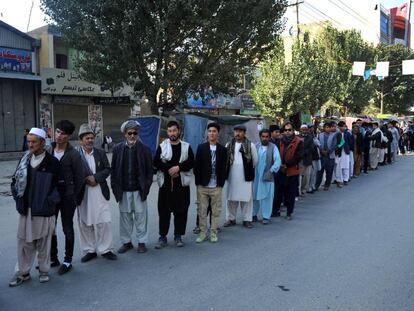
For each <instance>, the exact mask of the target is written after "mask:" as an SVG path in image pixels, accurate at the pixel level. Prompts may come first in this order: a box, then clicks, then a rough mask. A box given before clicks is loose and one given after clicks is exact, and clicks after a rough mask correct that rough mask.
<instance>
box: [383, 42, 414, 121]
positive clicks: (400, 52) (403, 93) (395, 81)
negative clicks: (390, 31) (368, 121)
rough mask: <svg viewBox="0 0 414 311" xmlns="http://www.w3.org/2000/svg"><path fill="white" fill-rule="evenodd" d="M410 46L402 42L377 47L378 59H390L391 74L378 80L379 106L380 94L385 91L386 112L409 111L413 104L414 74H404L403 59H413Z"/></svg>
mask: <svg viewBox="0 0 414 311" xmlns="http://www.w3.org/2000/svg"><path fill="white" fill-rule="evenodd" d="M413 58H414V54H413V51H412V50H411V49H410V48H407V47H405V46H403V45H401V44H397V45H385V44H381V45H379V46H378V47H377V61H389V62H390V71H389V76H388V77H386V78H384V80H380V81H376V90H377V95H378V96H376V97H375V100H376V103H377V106H378V107H380V104H381V103H380V94H381V92H382V93H383V96H384V97H383V98H384V111H383V112H384V113H407V112H408V111H409V109H410V107H412V106H413V99H414V78H413V76H412V75H406V76H403V75H402V65H401V64H402V61H403V60H406V59H413Z"/></svg>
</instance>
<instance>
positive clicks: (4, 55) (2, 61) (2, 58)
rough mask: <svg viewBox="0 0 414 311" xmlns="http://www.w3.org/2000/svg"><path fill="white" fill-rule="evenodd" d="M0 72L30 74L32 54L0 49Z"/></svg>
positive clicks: (23, 51)
mask: <svg viewBox="0 0 414 311" xmlns="http://www.w3.org/2000/svg"><path fill="white" fill-rule="evenodd" d="M0 71H13V72H21V73H32V52H31V51H25V50H18V49H9V48H3V47H0Z"/></svg>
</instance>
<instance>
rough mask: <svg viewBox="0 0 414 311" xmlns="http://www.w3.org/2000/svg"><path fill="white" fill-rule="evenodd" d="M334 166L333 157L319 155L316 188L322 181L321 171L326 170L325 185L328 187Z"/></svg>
mask: <svg viewBox="0 0 414 311" xmlns="http://www.w3.org/2000/svg"><path fill="white" fill-rule="evenodd" d="M334 167H335V159H330V158H329V157H325V156H324V157H321V169H320V171H319V172H318V173H317V175H316V183H315V188H316V189H318V188H319V187H320V185H321V183H322V179H323V173H324V172H326V178H325V187H327V188H329V186H330V185H331V183H332V175H333V171H334Z"/></svg>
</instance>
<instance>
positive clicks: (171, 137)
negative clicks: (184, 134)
mask: <svg viewBox="0 0 414 311" xmlns="http://www.w3.org/2000/svg"><path fill="white" fill-rule="evenodd" d="M168 139H169V140H171V141H177V140H178V136H174V135H172V136H170V137H168Z"/></svg>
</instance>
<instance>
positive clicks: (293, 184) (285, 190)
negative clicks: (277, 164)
mask: <svg viewBox="0 0 414 311" xmlns="http://www.w3.org/2000/svg"><path fill="white" fill-rule="evenodd" d="M276 180H277V187H276V189H277V191H276V192H275V198H276V202H275V204H274V205H273V207H274V209H273V213H279V212H280V205H281V204H282V202H283V203H284V204H285V206H286V209H287V215H288V216H290V215H291V214H293V210H294V209H295V198H296V194H297V191H298V187H299V175H296V176H286V175H284V174H280V173H278V174H276Z"/></svg>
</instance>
